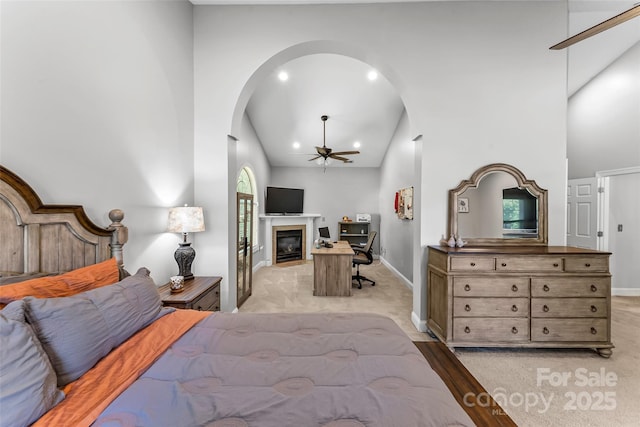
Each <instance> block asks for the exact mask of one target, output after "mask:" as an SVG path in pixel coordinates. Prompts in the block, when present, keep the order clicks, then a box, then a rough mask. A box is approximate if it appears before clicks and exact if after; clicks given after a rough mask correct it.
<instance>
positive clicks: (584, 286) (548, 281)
mask: <svg viewBox="0 0 640 427" xmlns="http://www.w3.org/2000/svg"><path fill="white" fill-rule="evenodd" d="M610 283H611V278H610V277H533V278H532V279H531V296H532V297H606V296H608V295H609V286H610Z"/></svg>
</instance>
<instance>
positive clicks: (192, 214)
mask: <svg viewBox="0 0 640 427" xmlns="http://www.w3.org/2000/svg"><path fill="white" fill-rule="evenodd" d="M167 231H169V232H171V233H182V236H183V240H182V242H180V243H179V245H180V246H179V247H178V249H176V252H175V254H174V257H175V259H176V262H177V263H178V270H179V273H178V275H179V276H184V280H190V279H193V273H192V272H191V264H192V263H193V259H194V258H195V257H196V251H195V250H194V249H193V248H192V247H191V243H190V242H187V234H188V233H196V232H198V231H204V215H203V214H202V208H200V207H195V206H187V205H185V206H180V207H177V208H171V209H169V225H168V226H167Z"/></svg>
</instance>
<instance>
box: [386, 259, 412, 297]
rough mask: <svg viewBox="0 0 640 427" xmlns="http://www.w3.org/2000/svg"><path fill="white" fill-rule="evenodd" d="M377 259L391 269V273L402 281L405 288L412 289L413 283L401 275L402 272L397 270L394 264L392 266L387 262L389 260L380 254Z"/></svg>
mask: <svg viewBox="0 0 640 427" xmlns="http://www.w3.org/2000/svg"><path fill="white" fill-rule="evenodd" d="M379 259H380V262H381V263H382V264H384V266H385V267H387V268H388V269H389V270H391V272H392V273H393V274H394V275H395V276H396V277H397V278H398V279H400V280H401V281H402V282H403V283H404V285H405V286H406V287H407V288H409V289H411V290H412V291H413V283H411V282H410V281H409V279H407V278H406V277H404V275H403V274H402V273H400V272H399V271H398V270H396V268H395V267H394V266H392V265H391V264H389V262H388V261H387V260H386V259H384V258H383V257H382V256H380V257H379Z"/></svg>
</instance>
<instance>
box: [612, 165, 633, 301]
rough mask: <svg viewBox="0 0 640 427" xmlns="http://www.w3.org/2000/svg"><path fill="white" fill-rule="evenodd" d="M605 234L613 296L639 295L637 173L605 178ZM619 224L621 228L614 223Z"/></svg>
mask: <svg viewBox="0 0 640 427" xmlns="http://www.w3.org/2000/svg"><path fill="white" fill-rule="evenodd" d="M609 189H610V191H609V224H608V229H605V231H604V232H605V233H606V235H607V236H608V245H609V248H608V249H609V250H610V251H611V252H612V254H611V259H610V271H611V287H612V293H613V294H614V295H636V296H637V295H640V282H639V281H638V277H640V264H639V263H638V260H639V259H640V244H638V242H640V224H639V223H638V212H640V173H638V172H636V173H630V174H623V175H614V176H611V177H610V178H609ZM619 225H621V226H622V231H619V230H618V226H619Z"/></svg>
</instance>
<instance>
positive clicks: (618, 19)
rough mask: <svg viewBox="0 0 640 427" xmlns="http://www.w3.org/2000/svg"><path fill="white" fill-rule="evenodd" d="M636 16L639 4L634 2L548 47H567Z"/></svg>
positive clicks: (554, 48)
mask: <svg viewBox="0 0 640 427" xmlns="http://www.w3.org/2000/svg"><path fill="white" fill-rule="evenodd" d="M636 16H640V4H636V5H635V6H633V7H632V8H631V9H629V10H626V11H624V12H622V13H621V14H619V15H616V16H614V17H613V18H609V19H607V20H606V21H603V22H601V23H599V24H597V25H594V26H593V27H591V28H587V29H586V30H584V31H582V32H581V33H578V34H576V35H575V36H572V37H569V38H568V39H566V40H564V41H561V42H560V43H558V44H555V45H553V46H551V47H550V48H549V49H552V50H560V49H564V48H565V47H569V46H571V45H572V44H575V43H578V42H579V41H582V40H584V39H586V38H589V37H591V36H594V35H596V34H598V33H601V32H603V31H605V30H608V29H609V28H612V27H615V26H616V25H618V24H622V23H623V22H626V21H628V20H630V19H632V18H635V17H636Z"/></svg>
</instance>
